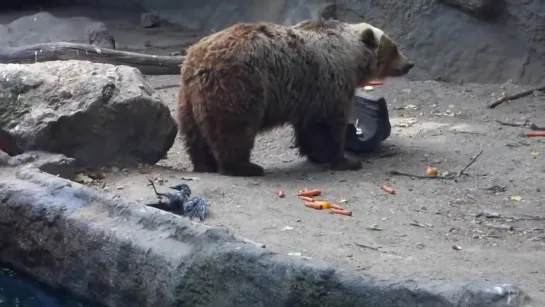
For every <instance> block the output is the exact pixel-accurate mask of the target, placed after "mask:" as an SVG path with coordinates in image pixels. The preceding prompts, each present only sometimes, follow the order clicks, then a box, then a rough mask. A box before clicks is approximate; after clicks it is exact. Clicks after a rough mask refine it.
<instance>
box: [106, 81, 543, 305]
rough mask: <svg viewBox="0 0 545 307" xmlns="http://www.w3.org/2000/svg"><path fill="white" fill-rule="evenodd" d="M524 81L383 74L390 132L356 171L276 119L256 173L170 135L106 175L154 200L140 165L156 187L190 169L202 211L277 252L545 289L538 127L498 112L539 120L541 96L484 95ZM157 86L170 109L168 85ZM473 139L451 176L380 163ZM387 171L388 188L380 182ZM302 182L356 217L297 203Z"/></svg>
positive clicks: (391, 272)
mask: <svg viewBox="0 0 545 307" xmlns="http://www.w3.org/2000/svg"><path fill="white" fill-rule="evenodd" d="M148 80H149V82H150V83H151V84H152V85H153V86H160V85H162V84H171V83H176V82H177V78H176V77H173V76H154V77H148ZM520 90H521V88H519V87H518V86H516V85H512V84H506V85H503V86H502V85H464V86H456V85H447V84H441V83H438V82H407V81H404V80H390V81H388V82H386V83H385V85H384V86H382V87H381V88H377V89H376V92H377V94H380V95H384V96H385V98H386V100H387V102H388V107H389V110H390V116H391V122H392V126H393V129H392V135H391V137H390V138H389V139H387V140H386V141H385V142H384V143H383V146H382V149H381V150H380V152H377V153H376V154H374V155H373V156H370V157H367V158H365V159H363V160H364V161H365V163H364V169H363V170H361V171H357V172H331V171H327V170H323V169H320V168H318V167H316V166H313V165H309V164H308V163H307V162H305V161H304V160H302V159H300V158H299V157H298V156H297V153H296V151H295V150H294V149H290V148H289V147H290V145H291V140H292V134H291V129H290V128H283V129H277V130H275V131H273V132H272V133H269V134H265V135H262V136H260V137H259V138H258V139H257V141H256V145H255V149H254V152H253V157H252V159H253V161H255V162H258V163H260V164H261V165H263V166H264V167H265V168H266V171H267V174H266V176H265V177H263V178H232V177H224V176H221V175H216V174H197V173H192V172H190V170H191V165H190V163H189V161H188V157H187V156H186V154H185V153H184V148H183V145H182V142H181V141H180V140H179V139H177V141H176V143H175V144H174V146H173V148H172V149H171V150H170V151H169V153H168V158H167V159H165V160H163V161H161V162H160V163H159V164H158V165H156V166H153V167H151V168H142V169H138V170H124V171H117V172H107V173H106V174H105V180H104V183H103V184H104V185H105V186H104V187H105V188H108V189H109V190H111V191H112V192H113V193H115V194H118V195H120V196H123V197H128V198H132V199H135V200H151V199H153V198H154V197H153V192H152V190H151V188H147V187H146V184H147V179H148V178H150V179H154V180H159V181H163V180H164V181H166V182H165V184H164V185H159V186H158V188H159V189H161V190H165V189H167V187H168V186H169V185H173V184H177V183H180V182H185V183H187V184H189V186H190V187H191V189H192V190H193V193H194V195H199V196H203V197H205V198H206V199H207V200H208V201H209V203H210V204H211V212H212V214H213V216H211V217H210V218H209V219H208V220H206V221H205V222H204V223H205V224H208V225H214V226H221V227H227V228H229V229H231V230H232V231H234V232H235V233H236V234H238V235H241V236H245V237H247V238H249V239H252V240H254V241H257V242H259V243H263V244H266V245H267V247H268V248H271V249H273V250H275V251H278V252H283V253H300V255H301V256H303V257H310V258H314V259H320V260H326V261H328V262H331V263H335V264H338V265H341V266H345V267H346V268H348V269H350V268H354V269H357V270H360V271H362V272H369V273H373V274H377V275H381V276H397V277H403V278H418V277H423V278H433V279H442V280H454V281H456V280H468V279H469V280H482V281H491V282H515V283H518V284H520V285H521V286H523V287H524V289H526V290H527V291H529V292H530V294H531V295H533V296H534V297H536V298H538V297H541V298H543V297H545V292H544V290H543V287H542V285H543V284H544V283H545V275H544V274H542V272H544V271H545V262H544V261H543V259H544V257H545V252H544V251H545V248H544V247H545V232H544V228H545V226H544V221H545V200H544V199H545V197H544V191H545V183H544V180H545V163H544V161H545V160H544V159H545V142H544V141H545V139H540V138H527V137H523V136H521V134H522V133H523V132H524V131H527V130H529V129H528V128H527V127H512V126H505V125H501V124H499V123H498V122H497V120H499V121H502V122H509V123H519V122H524V121H525V120H528V122H533V123H535V124H536V125H545V96H537V97H534V96H530V97H527V98H522V99H519V100H516V101H514V102H512V103H508V104H504V105H501V106H499V107H497V108H496V109H487V108H486V103H487V102H489V101H491V100H492V99H493V96H492V95H493V94H495V95H496V96H497V95H499V94H500V93H501V92H503V91H507V92H510V93H514V92H517V91H520ZM159 94H160V95H161V97H162V99H163V101H164V102H165V103H166V104H168V105H169V107H170V108H171V110H172V112H173V113H172V114H173V116H175V104H176V97H177V89H176V88H171V89H166V90H161V91H159ZM481 150H483V153H482V155H481V156H480V157H479V158H478V159H477V160H476V162H475V163H474V164H473V165H472V166H471V167H469V168H468V169H467V170H466V171H465V172H466V173H467V174H468V176H462V177H461V178H460V179H459V180H458V182H455V181H453V180H433V179H414V178H411V177H400V176H390V175H387V174H386V172H388V171H399V172H406V173H412V174H417V175H425V171H426V168H427V166H428V165H433V166H435V167H437V168H438V169H439V171H440V172H450V173H457V172H458V171H460V170H461V169H462V168H463V167H464V166H465V165H467V164H468V163H469V162H470V160H471V159H472V157H474V156H475V155H477V154H478V153H479V152H480V151H481ZM188 179H189V180H188ZM191 179H193V180H191ZM382 184H388V185H390V186H392V187H393V188H394V189H395V190H396V194H395V195H390V194H387V193H385V192H383V191H382V190H381V189H380V188H379V187H380V185H382ZM303 188H319V189H321V190H322V191H323V198H324V199H328V200H331V201H339V200H341V199H345V200H346V201H347V202H346V204H345V207H347V208H348V209H350V210H353V217H345V216H339V215H331V214H328V213H327V212H324V211H317V210H312V209H308V208H306V207H304V206H303V204H302V201H301V200H299V199H298V198H297V196H296V193H297V191H298V190H300V189H303ZM278 189H282V190H283V191H284V192H285V194H286V196H285V197H284V198H279V197H278V196H277V190H278ZM519 198H520V199H519ZM295 255H296V256H299V254H295Z"/></svg>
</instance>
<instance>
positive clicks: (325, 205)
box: [313, 200, 331, 209]
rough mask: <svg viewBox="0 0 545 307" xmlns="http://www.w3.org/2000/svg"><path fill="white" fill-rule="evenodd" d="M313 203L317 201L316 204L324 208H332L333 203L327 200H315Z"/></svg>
mask: <svg viewBox="0 0 545 307" xmlns="http://www.w3.org/2000/svg"><path fill="white" fill-rule="evenodd" d="M313 203H315V204H316V205H320V206H322V209H329V208H331V204H330V203H329V202H328V201H326V200H315V201H314V202H313Z"/></svg>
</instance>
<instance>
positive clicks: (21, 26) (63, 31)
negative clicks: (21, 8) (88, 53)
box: [0, 12, 107, 47]
mask: <svg viewBox="0 0 545 307" xmlns="http://www.w3.org/2000/svg"><path fill="white" fill-rule="evenodd" d="M99 29H100V30H103V31H104V30H105V31H107V28H106V25H104V23H102V22H98V21H93V20H91V19H89V18H87V17H70V18H59V17H55V16H53V15H51V14H50V13H47V12H40V13H36V14H34V15H28V16H23V17H21V18H18V19H16V20H14V21H13V22H11V23H9V24H6V25H0V46H2V47H20V46H25V45H32V44H38V43H51V42H69V43H83V44H87V43H88V41H89V33H90V32H91V31H93V30H99Z"/></svg>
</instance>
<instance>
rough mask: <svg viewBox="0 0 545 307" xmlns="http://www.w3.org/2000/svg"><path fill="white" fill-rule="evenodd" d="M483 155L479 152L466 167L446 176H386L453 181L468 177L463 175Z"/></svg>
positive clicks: (399, 174) (409, 174)
mask: <svg viewBox="0 0 545 307" xmlns="http://www.w3.org/2000/svg"><path fill="white" fill-rule="evenodd" d="M482 154H483V151H482V150H481V151H480V152H479V153H478V154H477V155H476V156H475V157H473V158H472V159H471V160H470V161H469V163H468V164H467V165H465V166H464V167H463V168H462V169H461V170H460V171H459V172H458V173H456V174H449V175H446V176H425V175H415V174H411V173H403V172H398V171H389V172H387V173H386V174H387V175H392V176H405V177H411V178H416V179H445V180H455V179H458V178H460V177H462V176H464V175H466V176H469V175H468V174H466V173H465V171H466V170H467V169H468V168H470V167H471V165H473V164H474V163H475V162H477V159H479V157H480V156H481V155H482Z"/></svg>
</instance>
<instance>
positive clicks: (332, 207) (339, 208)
mask: <svg viewBox="0 0 545 307" xmlns="http://www.w3.org/2000/svg"><path fill="white" fill-rule="evenodd" d="M329 206H330V207H331V209H337V210H344V208H343V207H341V206H339V205H336V204H329Z"/></svg>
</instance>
